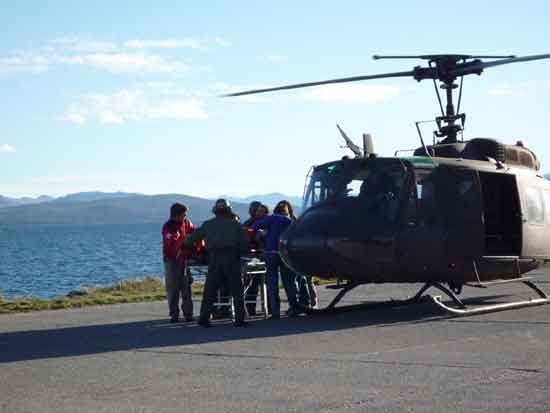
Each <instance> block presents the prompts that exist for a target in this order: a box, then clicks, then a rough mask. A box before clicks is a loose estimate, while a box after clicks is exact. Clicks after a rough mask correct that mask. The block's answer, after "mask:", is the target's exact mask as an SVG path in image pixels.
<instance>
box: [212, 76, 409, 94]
mask: <svg viewBox="0 0 550 413" xmlns="http://www.w3.org/2000/svg"><path fill="white" fill-rule="evenodd" d="M413 75H414V71H409V72H394V73H382V74H379V75H370V76H352V77H343V78H340V79H330V80H322V81H320V82H307V83H296V84H294V85H286V86H278V87H269V88H265V89H255V90H246V91H244V92H236V93H228V94H224V95H222V96H223V97H231V96H243V95H253V94H255V93H265V92H274V91H276V90H286V89H298V88H302V87H311V86H320V85H329V84H332V83H347V82H356V81H359V80H372V79H383V78H388V77H409V76H413Z"/></svg>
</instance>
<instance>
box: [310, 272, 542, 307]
mask: <svg viewBox="0 0 550 413" xmlns="http://www.w3.org/2000/svg"><path fill="white" fill-rule="evenodd" d="M510 282H521V283H523V284H525V285H526V286H528V287H529V288H531V289H532V290H534V291H535V292H536V293H537V294H538V295H539V298H530V299H529V300H523V301H514V302H510V303H502V304H494V305H487V306H481V307H476V308H468V307H467V306H466V304H464V302H463V301H462V300H460V298H458V296H457V295H456V294H455V293H454V292H453V290H452V289H451V288H447V287H446V286H444V285H443V284H441V283H439V282H428V283H426V284H424V286H423V287H422V288H420V290H418V292H417V293H416V294H415V295H414V296H413V297H410V298H406V299H403V300H393V299H392V300H390V301H384V302H364V303H359V304H351V305H345V306H340V307H336V304H338V303H339V302H340V301H341V300H342V298H343V297H344V296H345V295H346V294H347V293H348V292H350V291H351V290H353V289H354V288H356V287H358V286H360V285H364V284H367V283H355V282H348V283H337V284H335V285H330V286H327V288H330V289H340V290H341V291H340V292H339V293H338V294H337V295H336V297H334V299H333V300H332V301H331V302H330V304H329V305H328V306H326V307H324V308H320V309H313V308H306V307H303V308H302V311H303V312H304V313H306V314H309V315H321V314H340V313H344V312H348V311H356V310H366V309H375V308H388V307H403V306H408V305H412V304H420V303H424V302H426V301H430V302H432V303H434V304H435V305H436V306H437V307H438V308H440V309H442V310H444V311H445V312H447V313H449V314H451V315H454V316H468V315H476V314H484V313H491V312H497V311H504V310H511V309H516V308H521V307H531V306H537V305H543V304H548V303H550V297H548V296H547V295H546V293H544V291H542V290H541V289H540V288H539V287H537V285H536V284H534V283H533V282H532V281H530V277H522V278H520V279H513V280H502V281H500V282H498V281H497V282H493V283H484V285H483V287H481V288H487V286H488V285H490V284H504V283H510ZM465 285H468V284H465ZM472 286H473V287H479V286H478V285H475V284H474V285H472ZM430 288H436V289H438V290H440V291H441V292H442V293H444V294H445V295H446V296H447V297H448V298H449V299H450V300H451V301H452V303H453V304H452V305H449V304H446V303H444V302H443V299H442V297H441V295H430V294H425V292H426V291H427V290H428V289H430Z"/></svg>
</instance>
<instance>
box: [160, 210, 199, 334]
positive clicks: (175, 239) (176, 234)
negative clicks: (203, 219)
mask: <svg viewBox="0 0 550 413" xmlns="http://www.w3.org/2000/svg"><path fill="white" fill-rule="evenodd" d="M186 215H187V207H186V206H185V205H183V204H179V203H175V204H173V205H172V206H171V207H170V219H169V220H168V221H167V222H165V223H164V225H163V226H162V255H163V261H164V276H165V284H166V298H167V300H168V310H169V313H170V322H171V323H177V322H178V321H179V297H180V295H181V301H182V302H181V310H182V313H183V317H184V320H185V321H186V322H189V321H193V301H192V300H191V298H192V296H191V282H190V281H191V280H190V278H189V275H188V273H187V267H186V261H187V258H188V255H189V253H188V252H187V251H186V250H183V249H182V246H183V240H184V238H185V237H186V236H187V235H189V234H190V233H191V232H193V231H194V229H195V228H194V226H193V224H192V223H191V221H190V220H189V219H188V218H187V217H186Z"/></svg>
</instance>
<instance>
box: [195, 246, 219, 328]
mask: <svg viewBox="0 0 550 413" xmlns="http://www.w3.org/2000/svg"><path fill="white" fill-rule="evenodd" d="M219 273H220V271H219V263H218V262H217V260H216V259H215V258H214V257H210V263H209V265H208V274H207V275H206V280H205V282H204V291H203V294H202V302H201V311H200V316H199V324H203V325H207V324H210V314H211V313H212V304H213V303H214V301H215V300H216V293H217V292H218V288H219V287H220V274H219Z"/></svg>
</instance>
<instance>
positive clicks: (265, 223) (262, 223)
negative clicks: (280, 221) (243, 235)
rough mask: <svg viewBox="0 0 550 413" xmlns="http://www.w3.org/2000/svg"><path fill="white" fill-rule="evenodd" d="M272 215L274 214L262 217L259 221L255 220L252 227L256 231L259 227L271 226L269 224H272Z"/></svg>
mask: <svg viewBox="0 0 550 413" xmlns="http://www.w3.org/2000/svg"><path fill="white" fill-rule="evenodd" d="M271 217H272V215H270V216H267V217H265V218H262V219H260V220H259V221H256V222H254V223H253V224H252V226H251V228H252V229H253V230H255V231H257V230H259V229H267V228H268V227H269V225H270V224H271Z"/></svg>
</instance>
